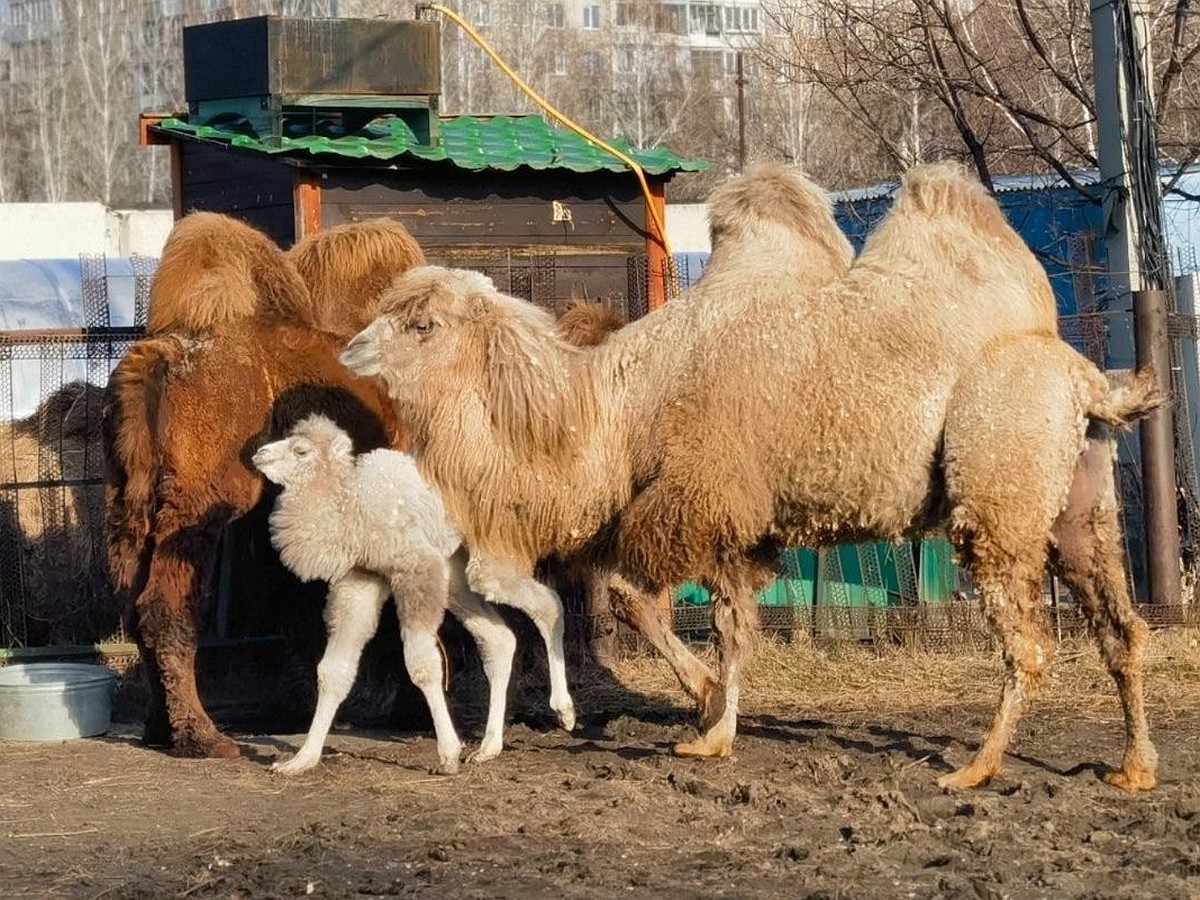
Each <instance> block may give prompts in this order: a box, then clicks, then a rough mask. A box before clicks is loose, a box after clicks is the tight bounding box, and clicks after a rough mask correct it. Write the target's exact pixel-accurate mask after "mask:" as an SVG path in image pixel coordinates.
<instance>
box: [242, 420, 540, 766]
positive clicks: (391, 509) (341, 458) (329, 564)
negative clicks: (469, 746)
mask: <svg viewBox="0 0 1200 900" xmlns="http://www.w3.org/2000/svg"><path fill="white" fill-rule="evenodd" d="M254 464H255V465H256V466H257V467H258V468H259V469H260V470H261V471H262V472H263V474H264V475H266V476H267V477H268V478H270V479H271V480H272V481H275V482H277V483H279V484H281V485H282V486H283V492H282V493H281V494H280V496H279V497H278V499H277V500H276V504H275V509H274V510H273V511H272V513H271V516H270V525H271V543H272V544H273V545H274V546H275V548H276V549H277V550H278V551H279V556H280V559H282V560H283V563H284V565H286V566H287V567H288V568H289V569H291V570H292V572H294V573H295V574H296V575H297V576H298V577H299V578H301V579H302V580H305V581H307V580H311V579H320V580H324V581H328V582H329V585H330V587H329V599H328V602H327V604H326V607H325V621H326V624H327V626H328V629H329V639H328V641H327V642H326V647H325V653H324V655H323V656H322V658H321V662H320V664H319V665H318V667H317V684H318V691H317V708H316V711H315V713H314V715H313V722H312V725H311V726H310V728H309V733H308V735H307V737H306V738H305V741H304V744H303V746H302V747H301V748H300V750H299V751H298V752H297V753H296V755H295V756H294V757H293V758H292V759H290V760H287V761H286V762H279V763H276V764H275V765H274V766H273V769H274V770H275V771H279V772H283V773H288V774H294V773H296V772H303V771H305V770H307V769H309V768H312V766H314V765H316V764H317V762H318V761H319V759H320V756H321V747H322V746H323V745H324V742H325V737H326V735H327V734H328V732H329V727H330V725H331V724H332V723H333V716H334V714H335V712H336V710H337V708H338V706H339V705H340V704H341V702H342V701H343V700H344V699H345V697H346V695H347V694H348V693H349V691H350V687H351V685H352V684H353V682H354V676H355V673H356V671H357V667H358V659H359V656H360V654H361V653H362V648H363V647H364V646H365V645H366V643H367V641H368V640H369V639H370V637H371V635H372V634H374V632H375V629H376V628H377V627H378V624H379V614H380V611H381V609H382V607H383V602H384V601H385V600H386V598H387V596H388V594H389V593H391V594H392V595H393V596H394V597H395V600H396V614H397V617H398V619H399V622H400V628H401V635H402V639H403V641H404V661H405V666H406V667H407V669H408V673H409V676H410V677H411V678H412V681H413V684H415V685H416V686H417V687H418V688H419V689H420V690H421V692H422V693H423V694H424V696H425V700H426V702H427V703H428V704H429V710H430V714H431V715H432V717H433V724H434V731H435V733H436V735H437V746H438V759H439V764H438V767H437V769H436V770H435V771H438V772H441V773H451V772H455V771H457V770H458V766H459V756H460V754H461V750H462V743H461V742H460V741H459V739H458V735H457V733H456V732H455V730H454V725H453V722H452V721H451V719H450V712H449V709H448V707H447V705H446V698H445V694H444V692H443V690H442V657H441V653H440V651H439V649H438V643H437V629H438V628H439V627H440V626H441V624H442V618H443V615H444V614H445V612H446V611H447V610H450V611H451V612H453V613H454V615H455V616H456V617H457V618H459V619H460V620H461V621H462V623H463V625H464V626H465V627H466V628H467V630H468V631H469V632H470V633H471V635H472V636H473V637H474V638H475V640H476V641H477V642H478V644H479V649H480V657H481V659H482V660H483V665H484V673H485V674H486V675H487V678H488V682H489V684H490V687H491V697H490V701H489V708H488V721H487V727H486V729H485V733H484V737H483V740H482V741H481V743H480V747H479V749H478V750H477V751H476V752H475V753H474V754H473V755H472V758H474V759H476V760H484V759H490V758H491V757H494V756H495V755H497V754H498V753H499V752H500V750H501V747H502V745H503V730H504V710H505V698H506V695H507V690H508V679H509V674H510V672H511V669H512V657H513V652H514V651H515V649H516V638H515V637H514V636H513V634H512V632H511V631H510V630H509V629H508V627H507V626H506V625H505V624H504V622H503V620H502V619H501V618H500V616H499V614H497V613H496V612H495V611H494V610H492V609H490V608H488V607H487V605H486V604H485V603H484V602H483V600H482V599H481V598H480V597H478V596H476V595H474V594H472V593H471V592H470V590H469V589H468V588H467V587H466V584H465V578H466V576H465V573H464V567H465V559H464V558H463V555H462V554H458V555H456V556H455V557H454V560H453V565H451V564H450V558H451V555H452V554H455V551H456V550H457V549H458V547H459V544H460V543H461V539H460V537H459V534H458V532H457V531H456V530H455V529H454V527H453V526H452V525H451V524H450V523H449V522H448V521H447V520H446V514H445V510H444V508H443V507H442V503H441V500H440V499H439V498H438V496H437V494H436V493H434V492H433V491H432V490H431V489H430V488H429V486H428V485H427V484H426V483H425V481H424V480H423V479H422V478H421V476H420V474H419V473H418V472H417V467H416V465H415V464H414V462H413V460H412V457H410V456H408V455H407V454H404V453H399V452H396V451H394V450H374V451H371V452H369V453H365V454H363V455H362V456H359V457H357V458H355V457H354V455H353V447H352V444H351V440H350V436H349V435H348V434H347V433H346V432H345V431H343V430H342V429H341V428H339V427H338V426H337V425H336V424H334V423H333V422H332V421H331V420H330V419H328V418H326V417H325V416H321V415H310V416H308V417H307V418H305V419H302V420H301V421H300V422H299V423H298V424H297V425H296V426H295V427H294V428H293V429H292V431H291V433H290V434H289V435H288V437H286V438H284V439H283V440H280V441H275V442H273V443H270V444H266V445H264V446H263V447H261V448H260V449H259V450H258V451H257V452H256V453H255V454H254Z"/></svg>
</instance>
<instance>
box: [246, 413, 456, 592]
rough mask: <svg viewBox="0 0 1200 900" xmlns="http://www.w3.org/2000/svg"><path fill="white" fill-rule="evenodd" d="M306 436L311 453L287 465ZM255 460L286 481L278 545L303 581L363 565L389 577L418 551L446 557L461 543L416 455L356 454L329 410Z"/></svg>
mask: <svg viewBox="0 0 1200 900" xmlns="http://www.w3.org/2000/svg"><path fill="white" fill-rule="evenodd" d="M301 441H307V442H308V443H309V444H310V445H311V446H312V447H313V451H312V453H311V455H310V456H309V457H308V458H307V459H306V460H304V461H299V460H296V459H295V458H294V457H291V458H288V459H287V462H288V463H290V465H287V466H285V464H284V462H283V461H282V458H285V457H287V454H289V453H290V452H291V451H292V450H293V448H295V447H296V445H297V444H298V443H299V442H301ZM273 457H280V458H281V460H280V461H276V460H275V459H273ZM254 460H255V465H257V466H258V467H259V468H260V469H262V470H263V472H264V474H266V475H267V477H268V478H270V479H271V480H273V481H278V483H280V484H282V486H283V492H282V493H281V494H280V496H279V499H278V500H277V501H276V504H275V509H274V510H273V511H272V513H271V517H270V526H271V543H272V544H273V545H274V546H275V548H276V549H277V550H278V551H279V557H280V559H281V560H282V561H283V563H284V565H286V566H287V567H288V568H289V569H291V570H292V572H294V573H295V574H296V576H297V577H298V578H300V579H301V580H303V581H311V580H314V579H318V580H322V581H337V580H338V579H340V578H343V577H345V576H346V574H347V573H348V572H349V571H350V570H351V569H353V568H356V567H357V568H363V569H367V570H370V571H373V572H379V573H381V574H385V575H386V574H390V572H392V571H394V570H397V569H400V568H403V567H404V566H406V565H408V564H409V563H410V561H411V557H413V556H416V555H432V556H435V557H436V558H437V559H440V560H445V559H446V558H447V557H449V556H450V555H451V554H452V553H454V551H455V550H456V549H457V548H458V545H459V543H460V542H461V538H460V537H459V535H458V533H457V531H455V529H454V528H453V526H451V525H450V524H449V523H448V522H447V521H446V515H445V510H444V508H443V507H442V502H441V499H440V498H439V497H438V496H437V494H435V493H434V492H433V491H432V490H430V488H429V486H428V485H427V484H426V483H425V481H424V479H422V478H421V476H420V474H419V473H418V471H417V467H416V465H415V463H414V462H413V459H412V457H411V456H409V455H408V454H406V453H400V452H397V451H395V450H373V451H371V452H370V453H365V454H363V455H361V456H359V457H358V458H355V457H354V456H353V455H352V447H351V443H350V438H349V436H348V435H347V434H346V433H345V432H344V431H343V430H342V429H341V428H339V427H338V426H337V425H335V424H334V423H333V422H332V421H330V420H329V419H327V418H326V417H324V416H310V417H308V418H306V419H304V420H302V421H301V422H300V423H299V424H297V425H296V427H295V428H294V429H292V432H291V434H290V435H289V436H288V437H287V438H285V439H284V440H282V441H278V442H276V443H274V444H268V445H266V446H265V447H263V448H262V449H261V450H259V451H258V453H257V454H256V455H255V458H254Z"/></svg>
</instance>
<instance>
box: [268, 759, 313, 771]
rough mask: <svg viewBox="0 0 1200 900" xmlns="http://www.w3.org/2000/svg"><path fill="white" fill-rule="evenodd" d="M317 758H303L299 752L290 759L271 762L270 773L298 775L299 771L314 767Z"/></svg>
mask: <svg viewBox="0 0 1200 900" xmlns="http://www.w3.org/2000/svg"><path fill="white" fill-rule="evenodd" d="M316 764H317V760H308V759H303V758H301V756H300V755H299V754H296V755H295V756H293V757H292V758H291V759H279V760H276V761H275V762H273V763H271V774H272V775H299V774H300V773H301V772H307V771H308V770H309V769H311V768H314V767H315V766H316Z"/></svg>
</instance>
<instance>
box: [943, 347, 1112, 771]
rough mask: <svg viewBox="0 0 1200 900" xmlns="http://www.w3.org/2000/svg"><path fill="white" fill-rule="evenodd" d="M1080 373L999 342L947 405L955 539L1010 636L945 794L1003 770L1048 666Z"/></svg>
mask: <svg viewBox="0 0 1200 900" xmlns="http://www.w3.org/2000/svg"><path fill="white" fill-rule="evenodd" d="M1082 365H1086V363H1083V364H1082ZM1080 366H1081V358H1080V357H1079V355H1078V354H1077V353H1075V351H1074V350H1072V349H1071V348H1070V347H1069V346H1067V345H1066V344H1064V343H1062V342H1061V341H1058V340H1055V339H1052V338H1046V337H1043V336H1037V335H1027V336H1021V337H1018V338H1012V339H1004V340H1000V341H997V342H996V343H994V344H993V345H990V346H989V348H988V349H987V351H985V353H984V354H983V356H982V357H981V359H980V360H979V362H978V363H977V364H976V366H974V367H973V368H972V369H971V371H969V372H968V373H966V374H964V376H963V378H962V379H961V380H960V381H959V383H958V384H957V385H956V386H955V389H954V393H953V395H952V396H951V399H950V403H949V405H948V407H947V414H946V427H945V432H944V459H945V467H946V489H947V496H948V499H949V501H950V504H951V510H952V512H951V518H950V534H951V538H952V539H953V540H954V541H955V542H956V543H957V544H958V546H959V549H960V551H962V553H963V556H964V558H965V559H966V560H967V562H968V564H969V566H970V569H971V574H972V576H973V578H974V580H975V584H976V586H977V588H978V589H979V593H980V597H981V599H982V601H983V607H984V612H985V613H986V615H987V617H988V621H989V623H990V624H991V626H992V629H993V630H994V631H995V632H996V634H997V635H998V636H999V637H1000V639H1001V643H1002V650H1003V656H1004V666H1005V676H1004V683H1003V688H1002V690H1001V695H1000V705H999V707H998V708H997V710H996V714H995V717H994V719H993V720H992V724H991V728H990V729H989V730H988V733H987V736H986V737H985V738H984V741H983V745H982V746H981V747H980V749H979V751H978V753H976V754H975V757H974V759H972V760H971V762H970V763H968V764H967V765H966V766H964V767H963V768H961V769H959V770H958V771H956V772H953V773H951V774H950V775H947V776H945V777H943V778H942V779H940V780H939V782H938V783H939V784H940V785H942V786H943V787H954V788H968V787H977V786H979V785H982V784H985V783H986V782H987V781H988V780H989V779H990V778H991V777H992V776H993V775H995V774H996V773H997V772H999V770H1000V764H1001V759H1002V757H1003V754H1004V752H1005V750H1006V749H1007V748H1008V744H1009V741H1010V740H1011V738H1012V735H1013V732H1014V731H1015V729H1016V726H1017V722H1018V720H1019V719H1020V717H1021V714H1022V713H1023V712H1024V710H1025V708H1026V706H1027V705H1028V704H1029V703H1030V701H1031V700H1032V699H1033V696H1034V694H1035V693H1036V691H1037V688H1038V685H1039V684H1040V682H1041V680H1042V676H1043V675H1044V673H1045V671H1046V667H1047V666H1048V665H1049V663H1050V657H1051V655H1052V653H1053V649H1054V644H1053V639H1052V637H1051V634H1050V631H1049V629H1048V628H1047V626H1046V615H1045V608H1044V605H1043V602H1042V580H1043V578H1044V577H1045V572H1046V563H1047V560H1048V554H1049V545H1050V540H1051V529H1052V526H1053V525H1054V522H1055V520H1056V519H1057V518H1058V516H1059V513H1060V512H1061V510H1062V509H1063V506H1064V504H1065V502H1066V499H1067V495H1068V492H1069V490H1070V487H1071V483H1072V479H1073V477H1074V472H1075V470H1076V466H1077V463H1078V460H1079V458H1080V455H1081V454H1082V453H1083V451H1084V448H1085V446H1086V424H1085V423H1086V419H1085V408H1084V403H1086V402H1088V401H1087V400H1086V391H1081V389H1080V383H1079V382H1078V381H1077V377H1078V375H1079V373H1080V371H1081V368H1080Z"/></svg>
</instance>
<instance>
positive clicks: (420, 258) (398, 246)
mask: <svg viewBox="0 0 1200 900" xmlns="http://www.w3.org/2000/svg"><path fill="white" fill-rule="evenodd" d="M287 255H288V257H289V258H290V259H291V261H292V263H293V264H294V265H295V267H296V271H298V272H299V273H300V277H301V278H302V279H303V280H304V283H305V284H307V285H308V287H309V293H310V295H311V303H312V310H313V312H314V314H315V316H316V319H317V322H316V324H317V325H318V326H319V327H321V328H323V329H325V330H326V331H332V332H334V333H335V334H344V335H345V336H346V337H347V338H349V337H351V336H353V335H354V334H355V333H356V332H358V331H360V330H362V329H363V328H365V327H366V326H367V323H368V322H370V321H371V319H372V318H373V317H374V312H375V308H376V304H375V300H374V299H372V298H377V297H379V296H380V295H381V294H382V293H383V292H384V290H386V289H387V287H388V285H390V284H391V282H392V279H393V278H395V277H396V275H397V274H399V273H400V272H403V271H405V270H406V269H410V268H412V267H413V266H420V265H424V264H425V254H424V252H423V251H422V250H421V247H420V246H419V245H418V244H417V242H416V240H415V239H414V238H413V236H412V235H411V234H409V233H408V230H407V229H406V228H404V226H403V225H400V224H399V223H397V222H394V221H392V220H391V219H370V220H368V221H366V222H352V223H349V224H345V225H338V226H335V227H333V228H330V229H329V230H328V231H321V232H318V233H317V234H314V235H310V236H309V237H306V238H304V239H302V240H300V241H298V242H297V243H296V245H295V246H294V247H292V249H291V250H289V251H288V254H287Z"/></svg>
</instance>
